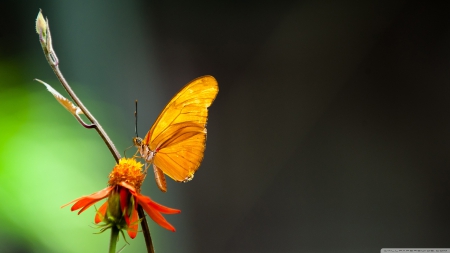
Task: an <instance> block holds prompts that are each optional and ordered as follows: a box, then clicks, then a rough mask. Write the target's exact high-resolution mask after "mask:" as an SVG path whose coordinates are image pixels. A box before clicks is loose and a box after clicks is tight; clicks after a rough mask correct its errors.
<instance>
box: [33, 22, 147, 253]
mask: <svg viewBox="0 0 450 253" xmlns="http://www.w3.org/2000/svg"><path fill="white" fill-rule="evenodd" d="M38 19H39V16H38ZM36 30H37V32H38V34H39V41H40V43H41V46H42V50H43V51H44V55H45V58H46V59H47V62H48V64H49V65H50V67H51V68H52V69H53V72H54V73H55V75H56V77H57V78H58V80H59V82H60V83H61V85H62V86H63V87H64V89H66V91H67V93H68V94H69V95H70V97H71V98H72V99H73V101H74V102H75V104H76V105H78V107H80V109H81V110H82V111H83V113H84V115H86V117H87V118H88V119H89V121H91V123H92V125H88V126H89V127H87V128H95V130H97V133H98V134H99V135H100V137H101V138H102V139H103V141H104V142H105V144H106V146H108V149H109V151H110V152H111V154H112V155H113V157H114V159H115V160H116V163H119V160H120V153H119V152H118V151H117V148H116V147H115V146H114V143H113V142H112V141H111V139H110V138H109V136H108V135H107V134H106V132H105V130H103V127H102V126H101V125H100V123H98V121H97V120H96V119H95V118H94V116H93V115H92V114H91V113H90V112H89V110H88V109H87V108H86V107H85V106H84V105H83V103H82V102H81V100H80V99H79V98H78V97H77V96H76V94H75V92H74V91H73V90H72V88H71V87H70V85H69V83H68V82H67V81H66V79H65V78H64V76H63V74H62V73H61V71H60V70H59V60H58V57H57V56H56V53H55V51H54V49H53V43H52V38H51V34H50V27H49V24H48V19H47V20H46V23H45V22H44V23H39V22H38V21H37V25H36ZM83 125H85V124H83ZM138 213H139V218H140V219H141V226H142V231H143V234H144V238H145V244H146V246H147V252H148V253H154V252H155V251H154V249H153V242H152V238H151V236H150V230H149V228H148V224H147V219H146V217H145V214H144V211H143V209H142V207H141V206H140V205H138Z"/></svg>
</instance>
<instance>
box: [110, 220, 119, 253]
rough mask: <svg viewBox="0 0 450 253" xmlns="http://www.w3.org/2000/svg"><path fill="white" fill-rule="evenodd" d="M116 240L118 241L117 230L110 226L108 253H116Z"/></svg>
mask: <svg viewBox="0 0 450 253" xmlns="http://www.w3.org/2000/svg"><path fill="white" fill-rule="evenodd" d="M117 239H119V229H118V228H117V227H116V226H112V227H111V239H110V241H109V253H116V244H117Z"/></svg>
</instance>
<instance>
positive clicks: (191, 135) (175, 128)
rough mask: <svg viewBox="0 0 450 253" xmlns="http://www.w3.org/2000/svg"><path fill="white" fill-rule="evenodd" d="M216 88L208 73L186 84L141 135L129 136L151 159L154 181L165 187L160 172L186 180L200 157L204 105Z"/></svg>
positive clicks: (203, 148) (192, 175)
mask: <svg viewBox="0 0 450 253" xmlns="http://www.w3.org/2000/svg"><path fill="white" fill-rule="evenodd" d="M217 92H219V86H218V84H217V81H216V79H215V78H214V77H212V76H201V77H198V78H196V79H194V80H192V81H191V82H189V83H188V84H186V85H185V86H184V87H183V88H182V89H181V90H180V91H179V92H178V93H177V94H176V95H175V96H174V97H173V98H172V99H171V100H170V102H169V103H168V104H167V105H166V107H165V108H164V110H163V111H162V112H161V114H160V115H159V116H158V118H157V119H156V121H155V123H154V124H153V126H152V128H151V129H150V131H148V133H147V135H146V136H145V137H144V139H142V138H139V137H135V138H133V143H134V145H135V146H136V147H137V148H138V150H139V153H140V154H141V156H142V158H144V159H145V161H146V162H147V163H149V164H150V163H153V171H154V172H155V179H156V184H157V185H158V187H159V189H160V190H161V191H163V192H166V191H167V186H166V179H165V177H164V174H166V175H167V176H169V177H171V178H172V179H173V180H175V181H177V182H188V181H190V180H192V178H193V177H194V173H195V171H196V170H197V169H198V167H199V166H200V163H201V162H202V160H203V152H204V151H205V145H206V121H207V119H208V107H209V106H210V105H211V104H212V102H213V101H214V99H215V98H216V95H217Z"/></svg>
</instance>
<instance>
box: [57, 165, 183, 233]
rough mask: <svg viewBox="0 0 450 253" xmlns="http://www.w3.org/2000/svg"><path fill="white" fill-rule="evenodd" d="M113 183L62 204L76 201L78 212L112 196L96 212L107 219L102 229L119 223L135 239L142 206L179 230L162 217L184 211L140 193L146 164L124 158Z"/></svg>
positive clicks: (154, 217) (158, 220)
mask: <svg viewBox="0 0 450 253" xmlns="http://www.w3.org/2000/svg"><path fill="white" fill-rule="evenodd" d="M109 178H110V179H109V185H110V186H108V187H106V188H105V189H103V190H100V191H98V192H96V193H93V194H91V195H89V196H83V197H81V198H78V199H75V200H73V201H71V202H69V203H67V204H65V205H64V206H62V207H65V206H68V205H70V204H72V203H75V204H73V206H72V208H71V210H72V211H75V210H78V209H80V211H79V212H78V214H80V213H82V212H83V211H84V210H86V209H88V208H89V207H90V206H92V205H93V204H95V203H97V202H98V201H100V200H102V199H104V198H106V197H108V201H106V202H105V203H104V204H103V205H102V206H101V207H100V208H99V209H98V210H97V214H96V215H95V219H94V221H95V223H96V224H98V223H100V222H102V221H103V222H104V223H105V224H104V228H103V229H102V231H104V230H106V229H108V228H110V227H111V226H117V228H118V229H120V230H122V229H125V230H127V232H128V235H129V236H130V238H131V239H134V238H135V237H136V234H137V231H138V224H139V217H138V213H137V205H138V204H139V205H141V206H142V208H143V209H144V210H145V212H147V214H148V215H149V216H150V218H152V220H153V221H155V222H156V223H157V224H159V225H160V226H161V227H163V228H165V229H168V230H171V231H173V232H175V228H174V227H173V226H172V225H171V224H170V223H169V222H167V220H166V219H165V218H164V217H163V216H162V214H161V213H164V214H176V213H180V210H177V209H172V208H169V207H165V206H163V205H160V204H158V203H156V202H154V201H153V200H151V199H150V198H149V197H147V196H144V195H142V194H140V193H139V192H140V186H141V184H142V182H143V181H144V178H145V175H144V174H143V173H142V164H141V163H139V162H136V160H134V159H131V158H130V159H126V158H122V159H120V161H119V164H117V165H116V166H115V167H114V169H113V171H112V172H111V174H110V175H109Z"/></svg>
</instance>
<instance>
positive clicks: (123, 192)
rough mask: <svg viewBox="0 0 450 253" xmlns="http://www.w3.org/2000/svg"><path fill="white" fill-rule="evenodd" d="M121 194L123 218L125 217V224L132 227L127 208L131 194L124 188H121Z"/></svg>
mask: <svg viewBox="0 0 450 253" xmlns="http://www.w3.org/2000/svg"><path fill="white" fill-rule="evenodd" d="M119 188H120V190H119V194H120V210H121V211H122V213H123V214H124V215H123V216H124V217H125V222H126V223H127V225H128V226H129V225H130V219H129V218H128V215H127V214H128V210H127V206H128V200H129V198H130V193H129V191H128V189H126V188H122V187H119Z"/></svg>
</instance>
